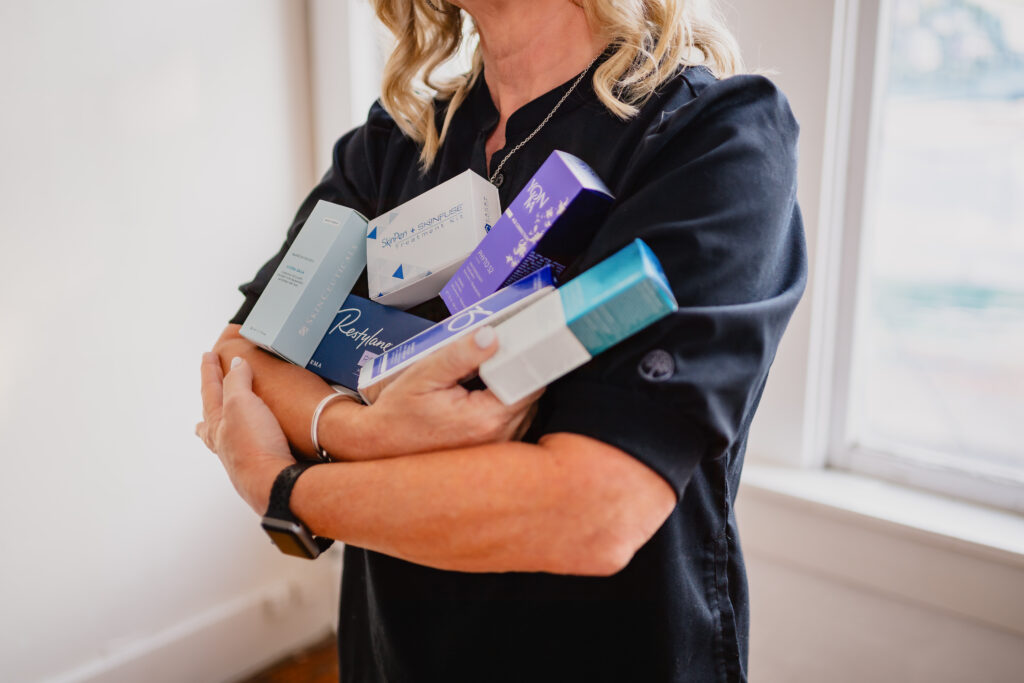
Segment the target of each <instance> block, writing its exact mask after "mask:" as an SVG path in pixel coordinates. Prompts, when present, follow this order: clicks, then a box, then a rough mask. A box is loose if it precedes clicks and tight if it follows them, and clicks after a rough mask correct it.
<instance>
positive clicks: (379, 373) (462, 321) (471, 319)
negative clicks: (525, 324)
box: [359, 268, 555, 403]
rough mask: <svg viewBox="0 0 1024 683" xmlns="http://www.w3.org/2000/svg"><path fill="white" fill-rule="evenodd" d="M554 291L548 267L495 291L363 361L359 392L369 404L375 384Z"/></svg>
mask: <svg viewBox="0 0 1024 683" xmlns="http://www.w3.org/2000/svg"><path fill="white" fill-rule="evenodd" d="M554 291H555V290H554V279H553V278H552V277H551V269H550V268H542V269H541V270H538V271H536V272H535V273H532V274H531V275H529V276H528V277H525V278H523V279H522V280H519V281H518V282H515V283H513V284H511V285H509V286H508V287H505V288H504V289H501V290H499V291H497V292H495V293H494V294H492V295H491V296H489V297H487V298H486V299H484V300H482V301H479V302H477V303H476V304H475V305H473V306H471V307H469V308H467V309H465V310H463V311H461V312H459V313H456V314H455V315H453V316H451V317H449V318H447V319H446V320H443V321H441V322H439V323H437V324H436V325H434V326H433V327H431V328H430V329H428V330H426V331H425V332H421V333H420V334H418V335H416V336H415V337H413V338H412V339H409V340H407V341H406V342H405V343H403V344H399V345H398V346H396V347H394V348H392V349H390V350H389V351H387V352H386V353H384V354H382V355H380V356H378V357H377V358H374V359H373V360H372V361H370V362H369V363H367V364H365V365H364V366H363V369H362V372H361V373H360V375H359V393H360V394H361V395H362V396H363V399H364V400H365V401H366V402H367V403H372V401H373V399H374V398H376V394H377V392H378V389H379V387H378V385H380V384H381V383H382V382H385V381H386V380H387V379H388V378H390V377H394V376H395V375H397V374H398V373H400V372H401V371H402V370H404V369H406V368H407V367H409V366H410V365H412V364H413V363H415V362H416V361H417V360H419V359H421V358H423V357H425V356H427V355H429V354H431V353H433V352H434V351H437V350H438V349H440V348H442V347H444V346H445V345H447V344H449V343H451V342H453V341H455V340H456V339H458V338H459V337H461V336H462V335H464V334H467V333H468V332H470V331H472V330H475V329H477V328H478V327H480V326H482V325H484V324H490V325H495V324H497V323H499V322H500V321H502V320H504V319H505V318H507V317H509V316H510V315H512V314H513V313H515V312H516V311H518V310H520V309H522V308H523V307H525V306H527V305H529V304H530V303H531V302H532V301H535V300H536V299H537V298H538V297H541V296H543V295H544V293H545V292H554ZM375 387H378V388H377V389H375ZM368 392H369V393H368Z"/></svg>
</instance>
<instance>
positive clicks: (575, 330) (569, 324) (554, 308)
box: [480, 239, 679, 405]
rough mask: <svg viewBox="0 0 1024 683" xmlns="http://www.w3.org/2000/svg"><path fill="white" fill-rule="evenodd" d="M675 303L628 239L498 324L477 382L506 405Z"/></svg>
mask: <svg viewBox="0 0 1024 683" xmlns="http://www.w3.org/2000/svg"><path fill="white" fill-rule="evenodd" d="M678 308H679V306H678V304H677V303H676V299H675V296H673V294H672V289H671V288H670V287H669V284H668V280H667V279H666V278H665V273H664V271H663V270H662V268H661V264H660V263H659V262H658V259H657V257H656V256H655V255H654V252H652V251H651V249H650V247H648V246H647V245H646V244H645V243H644V242H643V241H642V240H639V239H637V240H634V241H633V242H632V243H631V244H629V245H628V246H627V247H625V248H623V249H621V250H620V251H618V252H616V253H615V254H613V255H612V256H610V257H608V258H607V259H605V260H604V261H602V262H601V263H599V264H597V265H596V266H594V267H593V268H590V269H589V270H587V271H585V272H584V273H582V274H580V275H579V276H577V277H576V278H575V279H573V280H571V281H569V282H568V283H566V284H565V285H563V286H562V287H560V288H558V289H557V290H556V291H553V292H550V293H548V294H545V295H544V296H543V297H541V298H540V299H538V300H537V301H535V302H533V303H532V304H530V305H529V306H527V307H526V308H524V309H522V310H520V311H519V312H518V313H516V314H515V315H513V316H512V317H510V318H508V319H507V320H505V321H504V322H503V323H501V324H499V325H498V326H497V327H496V328H495V332H496V333H497V335H498V352H497V353H496V354H495V355H494V356H492V357H491V358H489V359H487V360H486V361H484V363H483V365H481V366H480V379H482V380H483V381H484V384H486V385H487V387H488V388H489V389H490V390H491V391H493V392H494V394H495V396H497V397H498V398H499V399H500V400H501V402H502V403H505V404H506V405H511V404H512V403H515V402H516V401H518V400H520V399H522V398H524V397H526V396H528V395H529V394H530V393H531V392H533V391H536V390H537V389H540V388H541V387H544V386H547V385H548V384H550V383H551V382H553V381H555V380H556V379H558V378H559V377H561V376H563V375H565V374H567V373H569V372H570V371H572V370H575V369H576V368H578V367H579V366H581V365H583V364H584V363H586V362H587V361H589V360H590V359H591V358H593V357H594V356H596V355H597V354H599V353H601V352H602V351H604V350H605V349H607V348H609V347H610V346H613V345H614V344H617V343H618V342H620V341H622V340H623V339H625V338H627V337H630V336H632V335H634V334H636V333H637V332H639V331H640V330H642V329H644V328H645V327H647V326H648V325H650V324H652V323H654V322H657V321H658V320H661V319H662V318H663V317H665V316H666V315H668V314H669V313H672V312H673V311H676V310H678Z"/></svg>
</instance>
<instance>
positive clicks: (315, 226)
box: [241, 200, 366, 367]
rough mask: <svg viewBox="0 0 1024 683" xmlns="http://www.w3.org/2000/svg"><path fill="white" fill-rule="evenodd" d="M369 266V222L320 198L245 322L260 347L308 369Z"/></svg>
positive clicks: (244, 329) (246, 330)
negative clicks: (343, 304) (339, 310)
mask: <svg viewBox="0 0 1024 683" xmlns="http://www.w3.org/2000/svg"><path fill="white" fill-rule="evenodd" d="M365 267H366V219H365V218H363V216H361V215H360V214H359V213H358V212H356V211H353V210H352V209H350V208H348V207H345V206H339V205H338V204H332V203H331V202H326V201H323V200H320V201H319V202H317V205H316V206H315V207H314V208H313V212H312V213H310V214H309V218H307V219H306V222H305V224H304V225H303V226H302V228H301V229H300V230H299V234H298V235H296V237H295V240H294V241H293V242H292V244H291V247H290V248H289V249H288V253H287V254H286V255H285V257H284V259H283V260H282V261H281V264H280V265H279V266H278V267H277V270H275V271H274V275H273V277H271V278H270V282H268V283H267V287H266V289H264V290H263V294H261V295H260V298H259V299H258V300H257V301H256V305H255V306H253V309H252V311H250V312H249V316H248V317H247V318H246V319H245V322H244V323H243V324H242V330H241V335H242V336H243V337H245V338H246V339H248V340H249V341H251V342H253V343H254V344H256V345H257V346H259V347H261V348H263V349H266V350H267V351H270V352H272V353H275V354H277V355H279V356H281V357H282V358H284V359H285V360H287V361H290V362H292V363H295V364H296V365H298V366H301V367H306V364H307V363H309V359H310V358H311V357H312V356H313V352H314V351H315V350H316V347H317V346H318V345H319V344H320V341H321V340H322V339H323V338H324V335H325V334H326V333H327V328H328V327H330V325H331V322H332V321H333V320H334V316H335V314H336V313H337V311H338V309H339V308H340V307H341V303H342V302H343V301H344V300H345V297H347V296H348V293H349V292H350V291H351V290H352V286H353V285H355V283H356V280H357V279H358V278H359V275H360V274H361V273H362V272H363V268H365Z"/></svg>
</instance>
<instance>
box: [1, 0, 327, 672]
mask: <svg viewBox="0 0 1024 683" xmlns="http://www.w3.org/2000/svg"><path fill="white" fill-rule="evenodd" d="M305 22H306V17H305V9H304V4H303V3H301V2H294V1H291V0H260V1H258V2H257V1H254V0H219V1H218V2H208V1H206V0H189V1H184V0H183V1H178V2H173V3H154V2H135V1H133V0H103V1H100V0H96V1H94V2H89V3H79V2H72V1H71V0H65V1H57V0H49V1H45V2H5V3H2V4H0V65H2V66H0V93H2V95H3V103H4V104H3V107H2V108H0V150H2V161H0V240H2V244H0V273H2V274H3V276H2V279H0V321H2V322H0V327H2V330H3V335H2V337H0V339H2V340H0V447H2V453H3V456H4V473H3V476H2V477H0V501H2V502H0V506H2V512H3V519H4V520H5V522H4V524H2V525H0V527H2V531H0V547H2V550H0V606H2V607H0V680H4V681H35V680H41V679H44V678H47V677H51V676H63V677H64V678H63V679H62V680H84V679H96V680H99V679H102V680H115V679H116V680H131V679H134V680H149V681H153V680H161V679H166V680H204V681H206V680H218V679H227V678H230V677H232V676H234V675H236V674H237V673H238V672H239V670H240V669H239V667H244V666H249V667H251V666H253V665H258V664H259V663H260V662H263V661H266V660H267V658H274V657H276V656H277V655H278V654H279V653H280V650H281V647H283V648H285V649H287V648H289V647H292V646H294V645H295V642H296V640H302V639H306V640H308V639H309V637H310V636H311V634H313V635H315V633H314V631H318V630H319V631H324V630H326V629H328V628H329V625H330V622H331V618H332V615H333V613H334V612H335V610H336V603H333V601H332V599H331V598H330V596H329V595H328V596H327V599H324V595H323V593H324V590H323V587H324V586H331V585H334V582H335V578H336V577H335V576H331V574H333V571H328V570H330V569H331V568H330V567H329V565H328V564H327V563H324V562H320V563H314V564H303V563H302V562H300V561H298V560H289V559H285V558H284V557H282V556H280V555H279V554H278V553H277V552H276V550H274V549H273V548H272V547H271V546H270V545H269V543H268V541H267V539H266V537H265V536H264V535H263V534H262V531H261V530H260V529H259V527H258V520H257V519H256V517H255V516H254V515H253V514H252V513H251V512H250V511H249V510H248V509H247V508H246V507H245V506H244V504H243V503H242V502H241V501H240V499H239V498H238V497H237V496H236V495H235V494H234V493H233V491H232V489H231V487H230V485H229V483H228V481H227V478H226V477H225V475H224V473H223V471H222V470H221V468H220V466H219V464H218V463H217V460H216V457H215V456H214V455H212V454H210V453H209V452H207V451H206V450H205V449H204V448H203V446H202V444H201V443H200V441H199V440H198V439H197V438H196V437H195V436H194V435H193V427H194V425H195V423H196V422H197V420H198V419H199V417H200V404H199V397H198V368H199V359H200V353H201V352H202V351H203V350H205V349H208V348H209V347H210V346H211V345H212V343H213V341H214V339H215V338H216V336H217V335H218V334H219V332H220V330H221V329H223V327H224V325H225V323H226V321H227V319H228V317H229V316H230V315H231V314H232V313H233V312H234V310H235V309H236V307H237V306H238V305H239V303H240V301H241V297H240V295H239V294H238V293H237V292H236V291H235V287H237V285H238V284H239V283H241V282H243V281H244V280H245V279H247V278H248V277H249V276H251V275H252V274H253V273H254V271H255V269H256V267H257V266H258V265H259V264H260V263H261V262H262V260H263V259H264V258H266V257H267V256H268V255H269V254H271V253H273V252H274V251H275V250H276V249H277V247H278V246H279V244H280V239H281V237H282V235H283V230H284V228H285V227H286V226H287V225H288V223H289V221H290V219H291V216H292V213H293V212H294V210H295V208H296V207H297V205H298V202H299V200H300V199H301V197H302V196H303V194H304V193H305V192H306V191H307V190H308V188H309V187H310V186H311V184H312V182H313V180H314V175H315V174H314V161H313V157H312V149H311V147H312V145H311V140H312V130H311V125H310V111H309V99H310V98H309V92H308V64H307V41H306V23H305ZM290 586H291V589H290V588H289V587H290ZM303 586H305V587H306V588H305V589H303ZM275 605H276V607H275ZM275 609H276V614H277V616H276V617H274V616H273V615H271V612H274V611H275ZM300 613H301V614H303V615H304V618H303V619H298V620H296V619H295V616H296V615H297V614H300ZM274 636H278V637H281V636H283V637H282V639H281V640H280V641H278V642H277V643H276V644H275V643H274V642H273V637H274ZM154 653H158V654H159V656H158V657H157V658H156V659H153V658H152V657H153V655H154ZM146 657H150V659H148V660H147V659H146ZM140 658H141V659H140ZM132 662H134V663H135V664H134V665H133V664H132ZM139 662H143V664H145V662H149V665H147V666H141V668H140V665H139ZM172 664H173V666H170V665H172ZM158 665H159V666H158ZM132 666H135V669H132ZM167 666H170V668H167ZM114 670H116V671H120V673H119V674H118V676H119V677H120V678H118V677H113V678H112V677H111V676H112V674H109V673H108V675H107V676H104V673H103V672H104V671H108V672H109V671H114ZM131 671H134V672H135V675H133V674H131ZM143 672H144V673H145V675H144V676H143V675H141V674H142V673H143Z"/></svg>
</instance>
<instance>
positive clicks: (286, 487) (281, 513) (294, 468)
mask: <svg viewBox="0 0 1024 683" xmlns="http://www.w3.org/2000/svg"><path fill="white" fill-rule="evenodd" d="M315 464H317V463H310V462H297V463H295V464H294V465H289V466H288V467H285V468H284V469H283V470H281V473H280V474H278V475H277V479H275V480H274V485H273V487H271V489H270V505H268V506H267V514H266V515H264V517H263V522H262V525H263V530H264V531H266V532H267V535H268V536H270V540H271V541H273V542H274V545H276V546H277V548H278V550H280V551H281V552H282V553H285V554H286V555H294V556H296V557H305V558H306V559H308V560H313V559H316V557H317V556H319V555H320V553H322V552H323V551H325V550H327V549H328V548H330V547H331V544H332V543H334V539H333V538H320V537H318V536H314V535H313V534H312V533H310V531H309V528H308V527H307V526H306V525H305V524H303V523H302V520H300V519H299V518H298V517H296V516H295V514H294V513H293V512H292V509H291V506H290V505H289V501H290V500H291V497H292V487H294V486H295V481H296V480H297V479H298V478H299V475H301V474H302V473H303V472H305V471H306V470H308V469H309V468H310V467H313V466H314V465H315Z"/></svg>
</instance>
